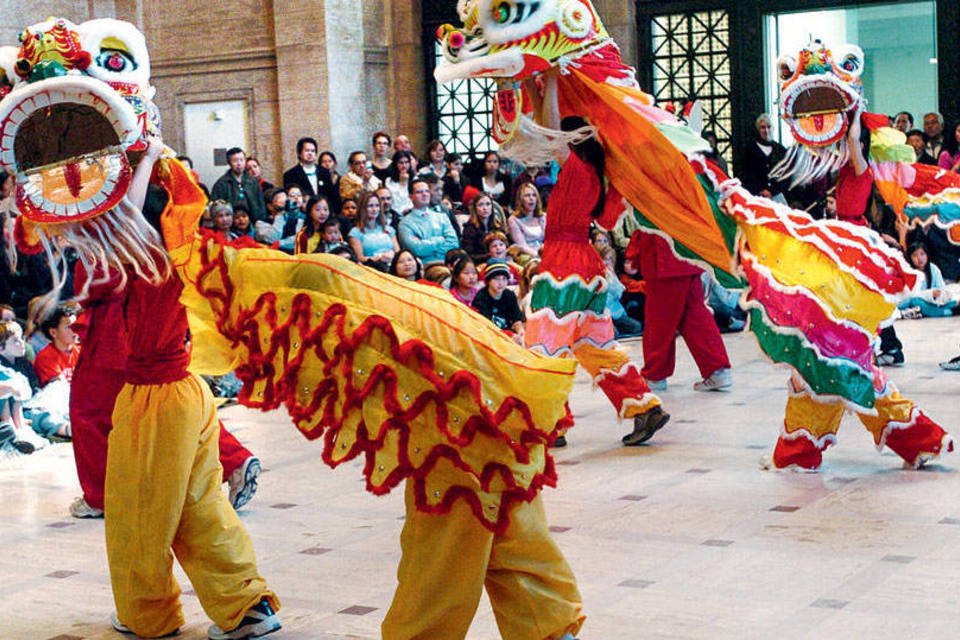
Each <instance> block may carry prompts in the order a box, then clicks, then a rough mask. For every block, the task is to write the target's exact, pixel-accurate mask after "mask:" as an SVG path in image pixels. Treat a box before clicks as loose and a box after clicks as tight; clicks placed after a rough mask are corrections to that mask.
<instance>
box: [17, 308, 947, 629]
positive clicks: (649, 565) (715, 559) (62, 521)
mask: <svg viewBox="0 0 960 640" xmlns="http://www.w3.org/2000/svg"><path fill="white" fill-rule="evenodd" d="M897 326H898V330H899V331H900V333H901V337H902V338H903V340H904V342H905V344H906V351H907V359H908V362H907V365H906V366H905V367H903V368H901V369H895V370H891V371H890V373H891V374H892V377H893V378H894V380H896V381H897V383H898V384H899V385H900V387H901V389H902V390H903V391H904V392H905V393H906V394H908V395H909V396H911V397H913V398H915V399H917V400H918V401H919V402H920V403H921V404H922V405H923V406H924V407H925V408H926V409H927V410H928V412H929V413H930V414H931V415H932V416H933V417H934V418H935V419H937V420H939V421H941V422H942V423H943V424H944V425H945V426H947V427H948V428H954V429H955V430H957V431H960V428H958V427H960V402H958V401H957V398H958V395H957V391H958V390H960V374H950V373H941V372H940V371H939V370H938V368H937V362H938V360H943V359H946V358H948V357H950V356H952V355H955V354H956V353H957V349H958V348H957V343H958V340H960V319H956V320H954V319H947V320H922V321H903V322H900V323H898V325H897ZM726 342H727V346H728V349H729V350H730V355H731V359H732V360H733V363H734V367H735V379H736V387H735V388H734V389H733V390H732V391H731V392H729V393H715V394H699V393H695V392H693V391H692V390H691V389H690V386H691V385H692V383H693V382H694V381H695V379H696V374H695V369H694V368H693V365H692V362H691V361H690V359H689V356H688V355H687V353H686V351H683V350H682V349H681V351H682V353H681V355H680V364H679V371H678V373H677V375H676V376H675V377H674V378H672V379H671V380H670V389H669V390H668V391H667V392H665V393H664V394H663V397H664V400H665V403H666V406H667V409H668V411H669V412H670V413H672V414H673V421H672V422H671V424H670V425H669V426H668V427H667V429H665V430H664V431H663V432H662V433H661V434H660V435H659V436H658V437H657V438H656V440H655V442H654V443H653V444H652V445H651V446H649V447H646V448H638V449H625V448H623V447H621V446H620V445H619V437H620V435H621V434H622V433H624V432H625V431H626V427H625V426H624V425H617V424H616V421H615V420H614V419H613V417H612V412H611V410H610V409H609V407H608V406H607V405H606V404H605V400H604V399H603V397H601V395H599V393H596V392H593V391H592V390H591V388H590V383H589V381H588V380H587V379H586V378H582V379H580V381H579V382H578V384H577V387H576V390H575V392H574V395H573V398H572V407H573V410H574V412H575V414H576V417H577V426H576V428H575V429H574V430H573V431H572V432H571V433H570V435H569V436H568V439H569V440H570V446H569V447H567V448H566V449H565V450H560V451H557V453H556V455H557V459H558V460H559V462H560V466H559V467H558V468H559V471H560V486H559V487H558V488H557V489H556V490H547V491H546V492H545V497H546V503H547V508H548V511H549V516H550V521H551V524H552V525H553V531H554V535H555V536H556V540H557V541H558V543H559V544H560V546H561V547H562V548H563V550H564V552H565V553H566V555H567V558H568V559H569V561H570V563H571V565H572V566H573V568H574V571H575V572H576V574H577V577H578V579H579V583H580V589H581V591H582V592H583V595H584V599H585V608H586V613H587V615H588V616H589V617H588V620H587V624H586V626H585V627H584V630H583V632H582V634H581V636H582V637H583V638H593V639H602V640H616V639H620V638H622V639H637V638H870V639H871V640H881V639H884V638H906V637H931V638H955V637H958V634H960V473H958V472H957V469H960V456H958V455H957V454H953V456H952V457H951V456H948V457H947V458H946V459H945V461H944V462H943V463H941V464H937V465H934V466H932V467H931V468H930V469H928V470H925V471H922V472H912V471H903V470H901V468H900V462H899V460H898V459H897V458H896V457H894V456H893V455H891V454H889V453H883V454H878V453H877V452H876V451H875V449H874V448H873V446H872V442H871V440H870V439H869V436H868V435H867V433H866V432H865V431H864V430H863V429H862V428H861V427H860V426H859V423H858V422H857V421H856V420H853V419H850V418H848V419H847V421H846V422H845V424H844V427H843V429H842V430H841V433H840V436H841V438H840V443H839V445H838V446H836V447H835V448H833V449H831V450H830V452H829V453H828V456H827V460H828V462H827V465H826V467H825V469H824V470H823V472H822V473H820V474H815V475H807V474H793V473H777V472H765V471H761V470H760V469H759V465H758V461H759V460H760V458H761V457H762V456H763V455H765V454H766V453H767V452H768V450H769V447H770V446H771V445H772V443H773V442H774V439H775V438H776V434H777V431H778V429H779V426H780V421H781V412H782V410H783V404H784V401H785V395H784V383H785V379H786V375H785V373H784V372H783V371H780V370H778V369H776V368H774V367H772V366H771V365H770V364H768V363H767V362H765V361H764V360H762V359H761V357H760V355H759V352H758V350H757V348H756V346H755V344H754V342H753V341H752V339H751V338H750V337H749V336H746V335H736V336H731V337H727V338H726ZM627 346H628V348H629V349H630V350H631V351H633V352H635V353H637V354H638V356H639V351H640V343H639V342H633V343H629V344H628V345H627ZM223 418H224V421H225V422H226V423H228V424H229V426H230V427H231V428H232V429H233V430H234V431H235V433H236V434H237V435H238V436H239V437H240V438H241V439H242V440H244V441H245V442H246V443H247V444H248V445H249V446H250V448H251V449H253V450H254V451H255V452H257V453H258V454H259V455H260V456H261V457H262V459H263V462H264V468H265V472H264V475H263V476H262V482H261V489H260V492H259V494H258V495H257V497H256V499H255V500H254V501H253V502H252V503H251V505H250V507H249V508H248V509H246V510H245V511H243V513H242V516H243V520H244V522H245V523H246V525H247V527H248V529H249V530H250V532H251V534H252V535H253V537H254V539H255V543H256V547H257V551H258V556H259V561H260V567H261V570H262V572H263V574H264V575H265V576H266V577H267V578H268V580H269V581H270V583H271V584H272V585H273V587H274V588H275V589H276V590H277V591H278V592H279V594H280V596H281V598H282V599H283V601H284V609H283V612H282V613H283V619H284V624H285V626H284V631H283V632H281V633H279V634H276V636H272V637H277V638H278V639H279V638H288V639H294V638H295V639H311V640H313V639H325V638H377V637H379V625H380V621H381V620H382V618H383V615H384V613H385V611H386V608H387V607H388V605H389V603H390V597H391V593H392V591H393V588H394V583H395V577H394V576H395V573H394V572H395V569H396V565H397V560H398V557H399V546H398V535H399V532H400V528H401V526H402V522H401V516H402V514H403V505H402V495H401V494H400V493H397V494H396V495H391V496H387V497H383V498H375V497H373V496H371V495H368V494H366V493H365V492H364V490H363V484H362V482H361V479H360V474H359V470H358V465H356V464H354V465H352V467H351V468H341V469H338V470H337V471H331V470H330V469H328V468H327V467H325V466H324V465H323V464H322V463H321V461H320V458H319V449H318V447H317V446H316V445H315V444H312V443H309V442H307V441H305V440H304V439H303V438H301V437H300V436H299V435H298V434H297V433H296V431H295V430H294V429H293V427H292V426H291V425H290V424H289V422H288V421H287V420H286V418H285V417H284V416H283V415H280V414H271V415H260V414H257V413H254V412H251V411H249V410H247V409H244V408H241V407H232V408H229V409H226V410H224V411H223ZM75 495H77V488H76V479H75V472H74V469H73V459H72V450H71V448H70V446H69V445H58V446H55V447H52V448H50V449H48V450H45V451H42V452H39V453H37V454H35V455H33V456H31V457H20V458H17V459H9V458H8V459H5V460H0V501H2V502H0V504H2V507H0V508H2V519H0V541H2V543H0V544H2V548H3V549H4V553H3V554H2V555H0V605H2V607H3V611H4V613H5V615H4V616H3V620H2V622H0V638H3V639H5V640H6V639H9V640H20V639H23V640H48V639H50V640H53V639H57V640H79V639H88V638H89V639H101V638H103V639H107V638H109V639H113V638H118V637H119V636H118V635H117V634H115V633H114V632H113V631H112V630H111V629H110V627H109V623H108V619H109V615H110V611H111V610H112V599H111V593H110V583H109V579H108V575H107V571H106V568H105V555H104V548H103V522H102V521H78V520H72V519H71V518H70V517H69V516H68V515H67V507H68V505H69V503H70V501H71V500H72V499H73V498H74V496H75ZM180 576H181V580H182V583H183V584H184V589H185V591H186V592H187V594H185V595H184V596H183V603H184V607H185V610H186V615H187V620H188V622H187V625H186V627H185V628H184V630H183V634H182V636H181V637H183V638H185V639H189V640H192V639H199V638H205V637H206V635H205V630H206V627H207V624H208V622H207V620H206V618H205V616H204V615H203V613H202V611H201V610H200V607H199V604H198V602H197V600H196V597H195V596H193V595H192V593H191V592H190V591H189V584H187V582H186V579H185V578H184V577H183V576H182V574H180ZM469 637H470V638H473V639H481V638H484V639H486V638H496V637H498V634H497V631H496V626H495V623H494V620H493V615H492V613H491V610H490V607H489V604H488V603H486V602H483V603H481V605H480V609H479V611H478V613H477V616H476V620H475V622H474V625H473V627H472V629H471V631H470V635H469Z"/></svg>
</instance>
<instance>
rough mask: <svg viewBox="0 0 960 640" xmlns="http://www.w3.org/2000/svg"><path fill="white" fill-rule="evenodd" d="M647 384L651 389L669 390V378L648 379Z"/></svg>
mask: <svg viewBox="0 0 960 640" xmlns="http://www.w3.org/2000/svg"><path fill="white" fill-rule="evenodd" d="M647 386H648V387H650V390H651V391H666V390H667V379H666V378H664V379H663V380H647Z"/></svg>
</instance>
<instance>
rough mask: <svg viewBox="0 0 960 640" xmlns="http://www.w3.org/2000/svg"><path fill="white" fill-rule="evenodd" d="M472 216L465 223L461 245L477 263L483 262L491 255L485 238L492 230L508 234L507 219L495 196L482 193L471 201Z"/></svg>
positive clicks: (461, 234)
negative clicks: (494, 198)
mask: <svg viewBox="0 0 960 640" xmlns="http://www.w3.org/2000/svg"><path fill="white" fill-rule="evenodd" d="M467 208H468V209H469V211H470V218H469V219H468V220H467V221H466V222H465V223H464V224H463V229H462V231H461V232H460V246H461V247H463V249H464V251H466V252H467V253H469V254H470V257H471V258H472V259H473V261H474V262H475V263H477V264H483V263H484V262H486V261H487V258H488V257H489V256H488V254H487V248H486V247H485V246H484V244H483V239H484V238H485V237H486V235H487V234H488V233H490V232H491V231H499V232H501V233H504V234H506V232H507V220H506V217H505V216H504V215H503V209H501V208H500V205H498V204H497V203H496V202H494V201H493V198H491V197H490V196H488V195H487V194H485V193H481V194H480V195H478V196H476V197H475V198H474V199H473V200H471V201H470V205H469V207H467Z"/></svg>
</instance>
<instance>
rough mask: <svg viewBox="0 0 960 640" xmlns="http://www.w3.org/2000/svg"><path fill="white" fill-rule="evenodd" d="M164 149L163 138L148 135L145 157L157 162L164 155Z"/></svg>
mask: <svg viewBox="0 0 960 640" xmlns="http://www.w3.org/2000/svg"><path fill="white" fill-rule="evenodd" d="M163 148H164V144H163V138H161V137H160V136H158V135H155V134H152V133H148V134H147V150H146V151H145V152H144V157H146V158H149V159H151V160H156V159H157V158H159V157H160V155H161V154H163Z"/></svg>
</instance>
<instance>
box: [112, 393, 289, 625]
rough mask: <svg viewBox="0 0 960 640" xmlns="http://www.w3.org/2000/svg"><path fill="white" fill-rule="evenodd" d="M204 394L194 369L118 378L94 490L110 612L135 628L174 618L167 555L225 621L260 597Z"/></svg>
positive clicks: (174, 588)
mask: <svg viewBox="0 0 960 640" xmlns="http://www.w3.org/2000/svg"><path fill="white" fill-rule="evenodd" d="M218 433H219V425H218V423H217V416H216V411H215V409H214V404H213V396H212V395H211V394H210V390H209V389H208V388H207V386H206V385H205V384H204V383H203V381H201V380H200V379H199V378H197V377H196V376H190V377H188V378H185V379H183V380H179V381H177V382H173V383H169V384H160V385H130V384H127V385H125V386H124V387H123V389H122V390H121V392H120V395H119V396H118V398H117V402H116V405H115V408H114V411H113V431H111V432H110V438H109V446H108V453H107V475H106V487H105V496H104V512H105V525H106V526H105V528H106V537H107V559H108V561H109V563H110V580H111V583H112V584H113V597H114V600H115V602H116V605H117V617H118V618H119V620H120V621H121V622H122V623H123V624H125V625H126V626H127V627H129V628H130V629H131V630H132V631H133V632H135V633H136V634H137V635H139V636H143V637H148V638H150V637H157V636H162V635H164V634H167V633H170V632H171V631H173V630H174V629H176V628H178V627H179V626H181V625H182V624H183V622H184V619H183V613H182V611H181V609H180V602H179V596H180V586H179V585H178V584H177V581H176V580H175V579H174V576H173V557H174V555H176V557H177V560H179V562H180V564H181V565H182V566H183V568H184V570H185V571H186V573H187V575H188V576H189V577H190V582H191V583H192V584H193V588H194V590H195V591H196V594H197V597H198V598H199V599H200V603H201V605H202V606H203V609H204V611H206V612H207V615H208V616H209V617H210V618H211V619H212V620H213V621H214V622H215V623H217V624H218V625H220V627H221V628H223V629H233V628H235V627H236V626H237V625H238V624H240V621H241V620H242V619H243V615H244V613H245V612H246V611H247V610H248V609H249V608H250V607H252V606H254V605H255V604H257V603H258V602H259V601H260V600H261V599H262V598H268V599H269V600H270V602H271V604H272V606H273V608H274V610H276V609H278V608H279V605H280V603H279V602H278V600H277V598H276V596H275V595H274V594H273V593H272V592H271V591H270V590H269V589H268V588H267V584H266V581H265V580H264V579H263V578H262V577H261V576H260V574H259V573H258V572H257V566H256V559H255V557H254V552H253V543H252V542H251V540H250V536H249V535H248V534H247V532H246V530H245V529H244V528H243V525H242V524H241V523H240V519H239V518H238V517H237V514H236V513H235V512H234V510H233V508H232V507H231V506H230V503H229V501H228V500H227V498H226V496H225V495H224V494H223V492H222V491H221V489H220V484H221V473H222V471H221V468H220V462H219V461H218V459H217V458H218V444H217V435H218Z"/></svg>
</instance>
